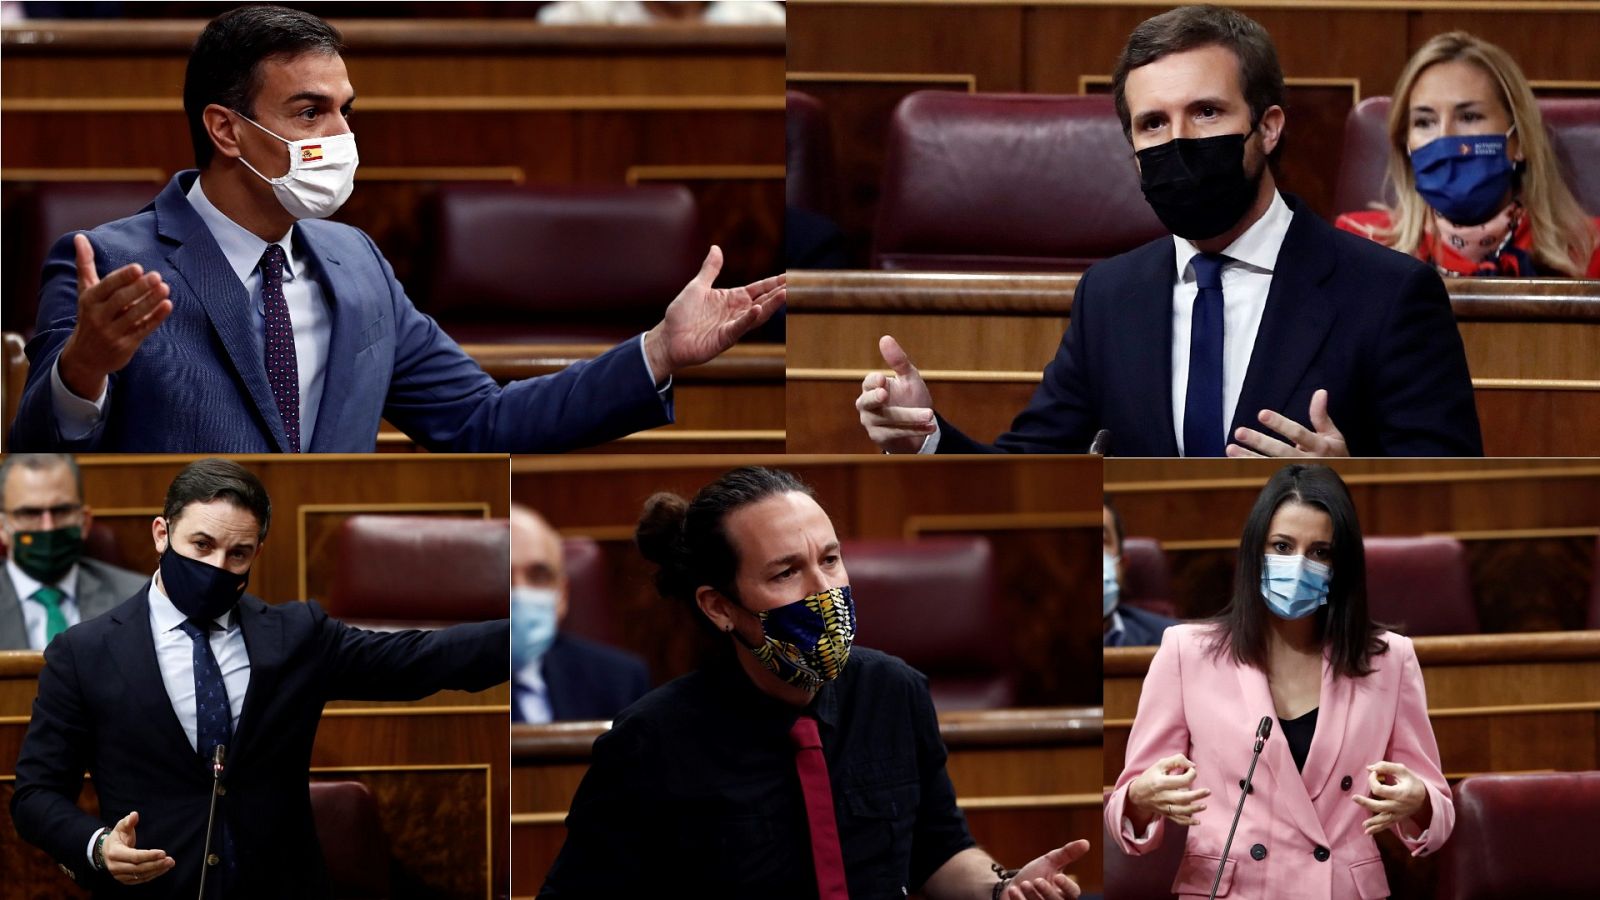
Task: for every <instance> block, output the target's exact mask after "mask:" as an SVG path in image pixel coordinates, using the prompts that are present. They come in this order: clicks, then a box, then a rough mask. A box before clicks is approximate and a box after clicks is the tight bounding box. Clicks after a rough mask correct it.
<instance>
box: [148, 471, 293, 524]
mask: <svg viewBox="0 0 1600 900" xmlns="http://www.w3.org/2000/svg"><path fill="white" fill-rule="evenodd" d="M213 500H226V501H228V502H229V503H231V504H232V505H234V506H236V507H238V508H239V509H242V510H244V511H245V512H247V513H250V514H251V515H253V516H255V517H256V522H257V524H258V525H259V526H260V528H259V532H258V534H257V535H256V540H258V541H264V540H266V539H267V526H268V525H270V524H272V499H271V498H270V497H268V496H267V489H266V487H264V486H263V485H262V484H261V479H259V478H257V477H256V476H255V473H254V472H251V471H250V470H249V469H246V468H245V467H244V466H241V465H239V464H238V463H236V462H234V461H233V460H231V459H215V458H214V459H197V460H195V461H194V462H192V463H190V464H188V465H187V466H184V467H183V471H182V472H179V473H178V477H177V478H174V479H172V484H171V486H169V487H168V488H167V502H166V504H165V506H164V507H163V508H162V510H161V515H162V516H163V517H165V518H166V520H167V527H168V528H172V527H173V523H175V522H177V521H178V517H179V516H182V515H183V511H184V510H185V509H187V508H188V506H189V504H191V503H210V502H211V501H213Z"/></svg>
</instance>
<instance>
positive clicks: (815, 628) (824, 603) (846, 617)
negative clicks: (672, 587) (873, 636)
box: [734, 585, 856, 691]
mask: <svg viewBox="0 0 1600 900" xmlns="http://www.w3.org/2000/svg"><path fill="white" fill-rule="evenodd" d="M755 616H756V618H757V619H760V620H761V631H762V633H763V634H764V635H765V636H766V639H765V640H763V641H762V642H761V643H760V644H756V645H751V644H748V643H747V644H745V647H746V648H748V649H749V651H750V652H751V653H753V654H755V657H756V659H758V660H760V661H761V664H762V665H763V666H766V667H767V669H768V671H770V672H772V674H774V675H776V676H778V677H779V678H780V679H782V680H783V681H785V682H787V683H789V684H792V685H794V686H795V687H798V688H802V689H804V690H807V691H815V690H817V689H818V688H820V687H822V685H823V684H825V683H826V682H829V681H832V680H833V679H835V678H838V677H839V673H840V672H842V671H843V670H844V664H845V663H846V662H847V661H849V659H850V645H851V643H852V642H854V641H855V639H856V607H855V604H854V603H853V602H851V600H850V586H849V585H844V586H842V587H836V588H829V589H828V590H826V591H823V592H822V593H820V594H812V595H811V596H809V597H806V598H805V599H803V600H800V601H798V602H796V603H790V604H788V605H785V606H779V607H777V608H776V609H769V610H766V611H764V612H758V613H756V614H755ZM734 636H735V637H738V632H734ZM738 639H739V641H740V642H741V643H743V642H744V639H743V638H738Z"/></svg>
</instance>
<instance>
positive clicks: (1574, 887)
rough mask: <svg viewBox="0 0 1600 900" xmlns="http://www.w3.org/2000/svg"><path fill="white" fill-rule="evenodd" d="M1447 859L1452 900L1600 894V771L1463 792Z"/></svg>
mask: <svg viewBox="0 0 1600 900" xmlns="http://www.w3.org/2000/svg"><path fill="white" fill-rule="evenodd" d="M1455 807H1456V828H1455V832H1454V833H1453V834H1452V835H1451V836H1450V841H1449V843H1447V844H1445V846H1444V849H1443V850H1442V851H1440V853H1439V869H1440V879H1439V894H1438V896H1439V897H1441V898H1448V900H1523V898H1529V897H1537V898H1539V900H1578V898H1592V897H1594V896H1595V893H1596V888H1597V887H1600V854H1596V853H1595V852H1594V827H1593V826H1594V822H1595V821H1596V820H1597V819H1600V772H1552V773H1541V774H1536V775H1476V776H1473V777H1472V778H1467V779H1464V780H1463V781H1461V783H1460V784H1458V785H1456V790H1455Z"/></svg>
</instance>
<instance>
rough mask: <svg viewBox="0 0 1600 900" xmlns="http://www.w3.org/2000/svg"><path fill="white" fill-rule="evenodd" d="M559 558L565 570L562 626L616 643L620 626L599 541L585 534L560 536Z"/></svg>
mask: <svg viewBox="0 0 1600 900" xmlns="http://www.w3.org/2000/svg"><path fill="white" fill-rule="evenodd" d="M561 558H562V565H563V566H564V567H565V568H566V573H567V617H566V618H565V619H563V620H562V622H561V630H562V631H564V632H566V633H568V634H573V635H577V636H578V637H584V638H588V639H589V640H591V641H599V642H601V643H603V644H612V645H615V644H616V643H617V637H618V631H619V629H618V628H617V616H616V613H615V610H613V609H612V601H611V576H610V572H609V571H608V570H607V568H606V561H605V557H604V555H603V554H602V553H601V551H600V543H599V542H598V541H596V540H595V539H594V538H587V537H569V538H562V539H561Z"/></svg>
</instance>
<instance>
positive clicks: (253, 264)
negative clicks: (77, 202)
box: [11, 6, 784, 453]
mask: <svg viewBox="0 0 1600 900" xmlns="http://www.w3.org/2000/svg"><path fill="white" fill-rule="evenodd" d="M342 48H343V45H342V43H341V39H340V36H339V33H338V32H337V31H335V30H334V29H333V28H332V27H331V26H329V25H328V24H327V23H326V22H323V21H322V20H321V19H319V18H317V17H315V16H312V15H310V14H308V13H304V12H300V11H297V10H290V9H284V8H282V7H273V6H250V7H242V8H239V9H235V10H233V11H231V12H228V13H226V14H224V15H222V16H220V17H219V18H217V19H215V20H213V21H212V22H211V23H210V24H208V25H207V26H206V28H205V30H204V31H203V32H202V33H201V35H200V37H199V39H198V40H197V41H196V43H195V47H194V50H193V52H192V53H191V55H190V58H189V66H188V71H187V74H186V76H185V80H184V111H185V113H186V114H187V116H188V120H189V130H190V137H191V140H192V142H193V144H194V152H195V161H196V164H197V167H198V169H199V171H198V172H196V171H193V170H190V171H185V172H180V173H178V174H177V175H176V176H174V177H173V179H172V181H171V182H170V183H169V184H168V185H167V187H166V189H165V190H163V191H162V192H161V194H160V195H159V196H157V197H156V199H155V200H154V202H153V203H151V205H150V206H148V207H146V208H145V209H144V210H142V211H140V212H139V213H138V214H136V215H134V216H131V217H129V218H126V219H122V220H119V221H116V222H111V223H109V224H106V225H102V226H100V227H99V228H96V229H93V230H92V231H90V232H88V233H87V234H78V235H72V236H69V237H63V238H62V239H61V240H60V241H58V242H57V243H56V245H55V247H54V248H53V249H52V250H51V252H50V255H49V257H48V259H47V261H46V263H45V267H44V272H43V276H42V279H41V282H42V284H43V288H42V289H41V291H40V298H39V321H38V328H37V332H36V336H35V337H34V339H33V340H32V341H31V342H30V343H29V345H28V358H29V363H30V368H29V373H28V382H27V385H26V387H25V388H24V391H23V396H22V399H21V404H20V408H19V411H18V413H17V418H16V422H15V424H14V425H13V427H12V431H11V446H12V447H13V448H15V449H30V450H99V451H143V452H264V451H265V452H270V451H279V452H301V451H306V452H311V451H316V452H335V451H337V452H348V451H370V450H372V449H374V447H375V445H376V442H377V434H378V425H379V420H380V419H387V420H388V421H389V422H391V423H392V424H394V425H395V426H396V427H397V428H399V429H400V430H401V431H403V432H405V433H406V434H407V435H409V436H410V437H411V438H412V439H414V440H415V441H416V442H417V443H419V444H421V445H422V446H424V447H428V448H430V449H435V450H455V451H474V452H476V451H499V452H506V451H510V452H525V453H541V452H559V451H562V450H567V449H571V448H575V447H583V446H589V445H593V444H597V443H601V442H604V441H608V440H612V439H615V438H618V437H621V436H623V435H627V434H631V433H633V432H636V431H640V430H643V429H647V428H654V427H656V426H659V425H663V424H666V423H668V422H670V421H671V420H672V393H671V380H672V376H673V374H674V373H675V372H678V371H680V370H682V369H684V368H685V367H688V366H692V365H697V364H700V363H704V362H707V361H709V360H711V359H713V358H714V357H716V356H717V355H718V354H719V353H721V352H722V351H724V350H726V349H727V348H728V347H730V346H732V345H733V343H734V342H735V341H737V340H738V339H739V338H740V337H741V336H742V335H743V334H745V333H746V332H748V331H749V330H750V329H752V328H755V327H757V326H759V325H760V324H761V323H763V322H765V321H766V320H767V319H768V318H769V317H771V316H772V314H773V313H774V312H775V311H776V310H777V309H778V308H779V307H780V306H781V305H782V304H783V298H784V283H783V277H782V276H777V277H774V278H769V279H765V280H763V281H759V282H756V283H754V284H750V285H747V286H745V287H742V288H737V289H731V290H721V289H715V288H713V287H712V282H713V281H714V279H715V278H716V275H717V272H718V271H719V270H720V269H721V265H722V256H721V251H720V250H719V249H717V248H715V247H713V248H712V249H711V252H710V254H709V255H708V256H707V257H706V261H705V264H704V265H703V266H702V268H701V271H700V273H699V275H697V276H696V277H695V279H694V280H693V281H691V282H690V283H689V284H688V285H687V286H686V287H685V288H684V289H683V291H682V292H681V293H679V294H678V296H677V297H676V298H675V299H673V300H672V302H671V303H670V304H669V305H668V306H667V309H666V312H665V315H664V317H663V318H662V320H661V322H660V323H659V324H657V325H656V326H655V327H653V328H651V329H650V330H649V331H648V332H646V333H645V334H643V335H641V336H640V337H639V338H637V339H633V340H629V341H626V342H624V343H623V344H621V345H619V346H617V347H615V348H613V349H612V350H610V351H608V352H606V353H604V354H602V355H600V356H599V357H596V358H595V359H592V360H588V361H585V362H581V363H577V364H574V365H572V366H569V367H568V368H567V369H565V370H563V371H561V372H557V373H554V374H552V375H548V376H544V377H542V378H532V379H526V380H523V381H518V382H513V383H511V384H508V385H506V386H504V387H501V386H498V385H496V384H495V382H494V381H493V380H492V379H491V378H490V377H489V376H488V375H487V374H485V373H484V371H483V370H482V368H480V367H479V366H478V364H477V363H476V362H474V361H473V360H472V358H471V357H469V356H467V354H466V353H465V352H463V351H462V349H461V348H460V347H459V346H458V345H457V344H456V343H455V341H453V340H451V339H450V338H449V337H448V336H447V335H445V334H444V332H442V331H441V330H440V329H439V327H438V326H437V325H436V324H435V323H434V321H433V320H432V319H431V318H429V317H427V316H425V315H423V314H421V313H419V312H418V311H417V310H416V309H415V308H414V307H413V306H412V304H411V301H410V300H409V299H408V298H407V297H406V294H405V290H404V289H403V288H402V287H401V285H400V283H399V282H398V281H396V280H395V277H394V272H393V270H392V269H391V268H390V266H389V264H388V262H387V261H386V260H385V259H384V258H383V256H382V254H381V253H380V252H379V251H378V248H377V247H376V246H375V245H374V244H373V242H372V240H371V239H370V238H368V237H367V236H366V235H365V234H364V233H362V232H361V231H359V230H357V229H355V228H352V227H349V226H347V225H341V224H337V223H333V222H328V221H325V217H327V216H329V215H332V214H333V213H334V212H335V211H337V210H338V208H339V206H340V205H341V204H342V203H343V202H344V201H345V199H346V198H348V197H349V196H350V193H351V190H352V188H353V179H354V176H355V170H356V165H357V162H358V154H357V151H356V139H355V135H354V133H353V132H352V131H351V128H350V123H349V116H350V113H351V105H352V104H353V102H354V101H355V90H354V88H352V87H351V85H350V81H349V78H348V77H347V73H346V69H345V64H344V59H343V58H342V57H341V55H340V51H341V50H342ZM529 252H534V253H537V252H539V248H537V247H533V248H530V249H529ZM536 287H537V286H530V289H535V288H536Z"/></svg>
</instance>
